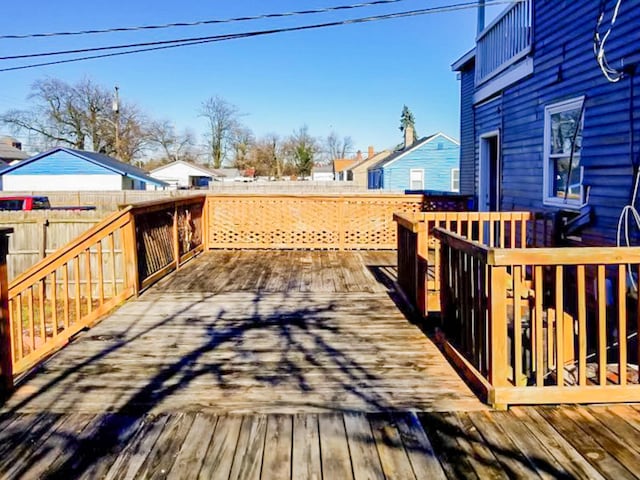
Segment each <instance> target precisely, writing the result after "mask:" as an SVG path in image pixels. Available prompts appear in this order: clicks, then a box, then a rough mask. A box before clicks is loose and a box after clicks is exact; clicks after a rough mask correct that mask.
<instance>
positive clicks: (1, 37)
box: [0, 0, 406, 40]
mask: <svg viewBox="0 0 640 480" xmlns="http://www.w3.org/2000/svg"><path fill="white" fill-rule="evenodd" d="M405 1H406V0H375V1H372V2H363V3H356V4H353V5H339V6H335V7H326V8H317V9H313V10H299V11H294V12H285V13H266V14H262V15H254V16H247V17H236V18H227V19H222V20H199V21H195V22H176V23H165V24H161V25H139V26H133V27H114V28H104V29H95V30H80V31H70V32H50V33H25V34H18V35H0V40H6V39H25V38H43V37H63V36H65V37H68V36H75V35H93V34H98V33H115V32H135V31H140V30H160V29H165V28H176V27H196V26H202V25H219V24H223V23H236V22H246V21H251V20H265V19H270V18H283V17H294V16H299V15H311V14H317V13H329V12H337V11H341V10H352V9H356V8H363V7H372V6H376V5H386V4H390V3H398V2H405Z"/></svg>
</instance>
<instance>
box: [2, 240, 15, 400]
mask: <svg viewBox="0 0 640 480" xmlns="http://www.w3.org/2000/svg"><path fill="white" fill-rule="evenodd" d="M11 233H13V228H3V229H0V315H2V318H0V343H1V346H0V382H2V383H1V385H0V397H6V396H7V395H8V394H9V393H10V392H11V391H12V390H13V359H12V358H11V322H10V319H9V292H8V286H9V282H8V276H7V254H8V253H9V234H11Z"/></svg>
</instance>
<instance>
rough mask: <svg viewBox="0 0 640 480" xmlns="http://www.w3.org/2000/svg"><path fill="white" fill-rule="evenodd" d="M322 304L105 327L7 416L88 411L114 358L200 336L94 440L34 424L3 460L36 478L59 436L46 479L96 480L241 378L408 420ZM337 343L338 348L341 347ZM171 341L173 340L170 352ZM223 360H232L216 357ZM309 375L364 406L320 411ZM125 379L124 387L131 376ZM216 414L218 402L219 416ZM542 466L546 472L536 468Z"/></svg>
mask: <svg viewBox="0 0 640 480" xmlns="http://www.w3.org/2000/svg"><path fill="white" fill-rule="evenodd" d="M368 268H369V269H370V271H371V272H372V274H373V275H374V277H375V278H376V279H377V280H378V281H379V282H381V283H382V284H383V285H385V286H386V287H387V290H388V292H389V293H388V294H389V296H391V298H392V299H393V300H394V302H395V303H396V305H401V304H402V300H401V299H400V298H397V301H396V298H394V296H393V293H394V292H395V283H394V282H393V281H390V279H392V272H391V271H390V270H389V269H391V268H393V266H385V265H382V266H376V265H374V266H369V267H368ZM225 295H240V296H237V297H234V298H236V300H237V299H238V298H239V299H240V300H238V301H237V302H236V303H235V304H228V305H225V304H224V299H225V298H227V297H225ZM145 298H148V297H145V296H143V297H142V299H143V300H144V299H145ZM324 298H325V299H324V300H322V299H321V300H318V298H316V297H314V295H313V294H311V293H309V294H297V295H296V296H295V297H294V298H287V294H285V293H274V292H266V291H261V292H258V293H253V294H248V293H247V292H241V293H238V294H229V293H222V294H220V295H216V294H208V293H201V294H198V295H193V296H191V297H189V296H185V297H184V298H183V300H181V301H183V302H184V303H185V304H184V305H182V306H181V307H178V308H174V310H173V311H172V313H171V314H169V315H167V316H166V317H162V318H159V319H157V320H150V319H149V318H146V317H147V316H150V315H151V314H152V313H153V311H154V310H155V307H154V305H155V303H154V302H149V309H148V311H146V312H145V311H138V312H137V313H132V314H131V315H132V319H131V321H130V322H129V323H126V324H124V325H123V327H122V328H115V327H114V328H112V329H111V330H107V332H111V334H110V335H109V334H108V335H104V336H103V337H102V338H99V337H100V335H98V334H99V332H100V331H102V330H100V329H99V327H100V326H98V327H96V329H95V332H96V335H95V337H98V338H92V337H91V336H85V338H84V339H80V340H79V341H78V343H82V342H97V341H104V342H105V343H106V345H105V346H104V348H102V349H100V350H99V351H97V352H96V353H94V354H93V355H91V356H90V357H88V358H86V359H84V360H82V361H81V362H77V363H75V364H73V365H69V366H66V367H62V368H59V371H55V372H53V371H52V372H50V374H49V376H50V377H51V378H48V379H47V381H46V383H44V384H40V385H39V387H38V391H35V392H33V393H32V394H30V395H28V396H26V398H24V399H22V400H20V401H19V402H13V403H12V404H11V406H10V408H9V409H8V411H7V415H9V416H12V415H17V414H19V412H21V411H22V410H23V408H25V407H29V406H30V404H32V403H33V404H34V405H42V406H43V410H46V409H47V408H51V409H54V408H53V407H55V404H56V402H58V401H61V400H62V399H64V400H65V401H66V402H67V403H70V404H72V403H73V402H74V401H77V402H78V403H81V401H82V397H83V395H85V394H88V393H90V391H86V390H85V391H83V390H82V388H81V387H82V386H83V383H82V380H83V379H87V378H90V377H91V376H94V377H95V376H96V371H95V369H96V368H97V371H98V372H101V373H100V374H99V376H98V378H97V379H96V383H94V384H91V383H89V387H86V388H88V389H93V388H95V389H97V388H98V387H99V385H98V383H99V382H100V381H101V380H102V381H104V384H105V385H107V386H108V384H109V375H111V374H112V373H110V371H109V370H108V369H106V368H105V369H102V370H101V368H102V367H104V366H105V365H108V362H109V360H110V357H111V356H114V358H115V354H116V353H118V352H122V351H124V350H125V349H128V348H135V344H136V343H137V342H144V341H145V339H146V338H149V336H151V335H153V334H156V335H160V336H162V335H163V332H164V330H163V329H165V328H167V329H169V330H171V329H173V330H180V331H182V330H184V329H185V328H191V329H192V332H193V331H199V332H201V337H194V336H193V335H194V334H193V333H192V334H191V335H192V336H191V338H190V342H188V343H185V345H189V347H188V348H187V347H184V346H182V347H181V345H180V341H181V339H180V338H176V339H175V349H177V350H176V351H179V355H178V358H177V359H175V360H174V359H173V357H172V356H168V357H167V358H169V359H170V360H171V361H169V362H167V363H162V364H161V365H157V366H156V367H157V368H155V369H154V370H153V371H150V372H149V376H148V378H145V379H144V382H143V383H142V384H141V385H137V386H136V385H135V384H132V386H131V388H130V389H128V390H125V391H123V392H121V393H122V396H121V397H117V398H115V399H114V400H113V403H112V405H111V406H110V407H111V409H110V411H109V413H108V414H106V415H101V416H100V423H99V425H96V426H95V428H94V429H93V430H92V431H91V434H90V435H85V434H83V433H82V431H80V432H75V431H65V430H64V429H55V428H53V425H54V424H55V422H56V421H57V420H58V419H59V418H60V416H59V415H58V414H46V413H45V414H43V415H42V416H41V417H39V418H36V419H35V421H34V422H31V424H30V425H29V427H28V428H27V429H26V430H24V429H23V430H20V429H18V430H16V431H13V430H12V429H11V428H8V427H7V428H5V429H4V430H2V431H0V438H2V440H3V442H2V445H0V454H1V453H2V451H3V450H2V449H3V448H5V449H8V450H6V451H10V450H11V449H12V448H14V447H15V446H16V445H20V444H22V445H23V448H22V450H19V451H20V452H22V456H21V458H20V459H15V460H16V461H17V460H20V461H19V462H16V463H15V464H13V465H11V468H12V470H11V472H12V475H14V476H15V477H22V476H28V474H29V470H30V469H31V468H32V467H33V466H34V465H36V464H37V463H38V462H39V461H44V459H45V458H47V455H48V454H50V453H51V448H52V446H51V445H49V443H48V442H44V437H45V436H46V435H50V436H52V437H55V438H54V439H55V442H56V443H57V448H59V449H60V450H61V451H64V452H73V453H72V454H69V455H67V456H66V457H63V458H61V459H59V461H57V462H55V463H54V464H52V465H51V466H49V468H48V469H47V470H46V472H45V473H44V474H43V475H42V478H60V479H68V478H76V477H80V476H90V475H91V472H92V470H93V469H94V468H96V465H97V464H98V463H100V462H102V461H104V460H105V459H107V458H111V456H113V455H117V454H118V452H121V451H122V449H123V447H124V445H125V444H126V443H127V442H128V441H130V440H131V439H132V438H133V437H135V436H136V435H137V434H138V433H139V432H140V431H141V429H143V425H144V424H145V422H147V421H150V420H149V419H151V418H152V417H153V415H155V412H156V411H157V408H158V407H159V406H161V405H170V404H171V402H172V400H174V399H176V398H177V396H179V395H180V394H181V393H182V392H185V391H187V390H188V389H189V388H191V387H193V386H194V385H196V384H199V383H201V384H204V385H210V386H211V388H212V389H219V390H220V391H233V390H234V389H237V379H238V375H239V373H240V374H241V375H242V378H243V379H245V380H247V381H249V382H252V384H254V385H258V386H263V387H264V388H265V392H268V391H269V389H272V388H277V387H279V386H283V385H284V386H291V387H294V388H295V389H296V390H297V391H298V392H300V393H301V394H302V395H303V398H304V394H308V395H309V399H310V400H309V401H308V402H307V403H306V404H305V405H306V406H309V407H316V408H319V409H330V408H333V409H334V410H336V411H339V412H341V413H345V412H359V413H362V412H391V413H393V414H394V415H396V414H397V415H402V414H401V413H399V410H398V408H397V404H396V403H395V402H394V401H393V399H389V398H387V397H385V396H384V395H382V394H380V393H379V392H378V391H377V389H373V388H366V387H367V385H371V384H375V383H376V382H378V381H381V380H383V379H382V377H381V376H380V375H379V374H378V373H377V372H376V370H375V368H373V367H372V366H371V365H370V364H367V363H363V362H362V361H361V360H360V359H359V358H358V356H357V353H356V350H351V349H349V348H345V347H344V346H346V345H349V346H350V345H356V346H358V345H359V346H361V347H362V348H364V349H375V348H376V347H375V345H371V344H370V343H369V338H368V337H367V335H366V334H365V333H364V330H363V331H362V332H360V331H358V329H357V328H350V327H347V326H345V324H343V323H342V322H341V318H340V316H341V315H343V311H342V310H341V308H343V307H344V305H338V304H336V303H335V301H333V300H330V299H329V300H327V299H326V298H327V297H324ZM218 299H222V302H223V303H221V304H219V305H222V306H220V307H219V308H217V310H215V311H206V312H205V311H203V309H202V306H203V305H205V304H206V303H207V302H208V301H210V300H211V301H213V300H216V301H217V300H218ZM157 300H158V301H168V300H166V299H163V298H162V297H161V296H158V297H157ZM134 303H135V302H134ZM125 308H126V306H125ZM134 312H135V309H134ZM405 315H406V314H405ZM352 327H353V326H352ZM196 329H197V330H196ZM167 331H168V330H167ZM336 339H338V340H339V341H335V340H336ZM170 341H171V340H167V344H169V343H170ZM171 346H172V347H173V345H171ZM72 348H73V347H72ZM261 349H262V350H261ZM263 350H264V351H266V352H267V353H269V354H270V355H265V356H264V357H261V355H260V352H261V351H263ZM222 353H224V355H219V356H216V355H217V354H222ZM380 357H381V358H380V360H381V361H382V362H384V360H385V359H384V358H383V357H384V353H383V352H381V353H380ZM61 358H63V357H62V355H58V356H54V357H53V358H52V359H51V360H50V362H56V361H59V360H60V359H61ZM151 358H152V359H153V358H158V357H157V356H155V357H154V356H151ZM47 368H48V367H47V364H45V365H44V366H43V368H42V370H43V371H45V372H46V370H47ZM92 369H93V370H92ZM311 370H312V371H313V372H314V375H317V376H322V378H323V379H324V381H325V382H330V383H332V384H333V385H335V386H336V388H337V389H338V390H339V391H341V392H343V393H344V395H348V396H350V397H351V398H352V399H355V400H356V401H357V403H358V405H360V406H359V407H350V406H349V404H348V403H347V404H341V400H340V399H336V401H335V404H334V405H327V404H326V403H322V402H319V401H318V400H317V399H316V398H317V397H314V394H316V393H318V392H317V391H316V388H317V384H316V383H315V382H314V380H313V378H312V377H311V376H310V374H309V371H311ZM52 373H53V374H52ZM36 377H37V376H36ZM34 378H35V377H34ZM118 378H121V377H118ZM122 378H125V379H126V375H125V377H122ZM106 393H109V392H106ZM47 395H50V396H51V399H50V400H48V402H49V403H46V402H44V403H43V399H45V400H46V398H47ZM38 402H40V403H38ZM285 402H286V399H285ZM354 404H355V403H354ZM352 405H353V404H352ZM215 406H216V405H215V402H213V404H212V408H215ZM105 407H107V406H106V405H105ZM394 421H396V420H391V421H390V425H393V422H394ZM437 422H438V420H437V417H436V420H434V421H433V422H431V424H432V425H436V428H437V429H443V431H445V430H444V429H449V430H446V431H447V432H449V431H450V433H451V435H457V436H459V438H465V439H467V441H473V438H471V437H468V438H467V434H466V433H465V432H462V431H453V430H452V429H451V427H450V426H448V425H447V424H446V423H445V422H441V423H442V424H439V423H437ZM0 428H2V427H0ZM430 428H431V427H429V428H427V431H430ZM361 440H362V441H365V442H369V441H371V437H368V436H366V437H362V439H361ZM383 441H384V438H383ZM394 445H396V444H393V443H390V446H392V447H394ZM394 448H402V449H404V450H405V451H413V450H415V451H416V452H418V453H421V454H429V452H426V451H424V450H423V449H421V448H420V447H418V446H415V445H414V444H412V443H411V442H405V443H404V444H403V445H400V447H397V445H396V447H394ZM491 448H498V449H499V448H502V449H503V450H504V452H502V453H503V454H504V455H507V456H508V455H512V456H513V458H515V459H517V461H523V460H522V459H521V458H520V457H521V456H520V455H519V454H518V453H517V452H510V451H509V450H508V449H505V448H503V447H501V446H500V445H492V446H491ZM16 451H18V450H16ZM11 458H13V457H11V456H9V457H5V460H10V459H11ZM524 461H528V460H526V459H525V460H524ZM539 464H540V465H543V466H544V468H545V469H548V470H545V471H548V472H550V473H551V474H552V475H553V474H554V472H555V471H554V470H553V466H546V465H545V464H544V461H543V460H542V459H541V460H540V462H539ZM536 465H537V466H539V465H538V463H536ZM6 466H7V463H6V462H5V461H0V470H3V469H4V468H5V467H6ZM560 473H562V472H560Z"/></svg>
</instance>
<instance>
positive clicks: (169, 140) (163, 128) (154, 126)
mask: <svg viewBox="0 0 640 480" xmlns="http://www.w3.org/2000/svg"><path fill="white" fill-rule="evenodd" d="M149 142H151V143H152V144H154V145H156V146H157V147H158V148H160V150H161V152H162V157H163V159H164V160H166V161H167V162H175V161H178V160H192V159H193V157H194V155H193V152H192V149H193V145H194V138H193V134H192V133H191V132H189V131H187V130H185V131H184V132H182V133H178V132H176V129H175V127H174V126H173V124H172V123H171V122H170V121H169V120H163V121H156V122H151V124H150V126H149Z"/></svg>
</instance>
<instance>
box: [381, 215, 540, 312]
mask: <svg viewBox="0 0 640 480" xmlns="http://www.w3.org/2000/svg"><path fill="white" fill-rule="evenodd" d="M394 220H395V221H396V223H397V228H398V234H397V236H398V247H397V248H398V283H399V284H400V286H401V287H402V289H403V291H404V292H405V294H406V295H407V297H408V299H409V300H410V301H411V303H412V304H413V306H414V307H415V308H417V310H418V312H420V313H421V314H422V315H428V313H429V312H438V311H440V277H439V272H440V245H439V240H438V238H437V237H435V236H434V235H433V233H432V232H433V229H434V228H436V227H442V228H445V229H446V230H449V231H452V232H455V233H457V234H460V235H463V236H465V237H466V238H469V239H471V240H477V241H479V242H481V243H486V244H488V245H490V246H494V247H508V248H516V247H526V246H538V245H546V242H547V241H548V239H549V237H550V236H551V234H550V233H549V230H550V229H551V226H550V221H546V220H545V219H544V218H540V216H538V215H536V214H534V213H530V212H425V213H420V214H414V215H406V214H396V215H394ZM543 242H544V243H543Z"/></svg>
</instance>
